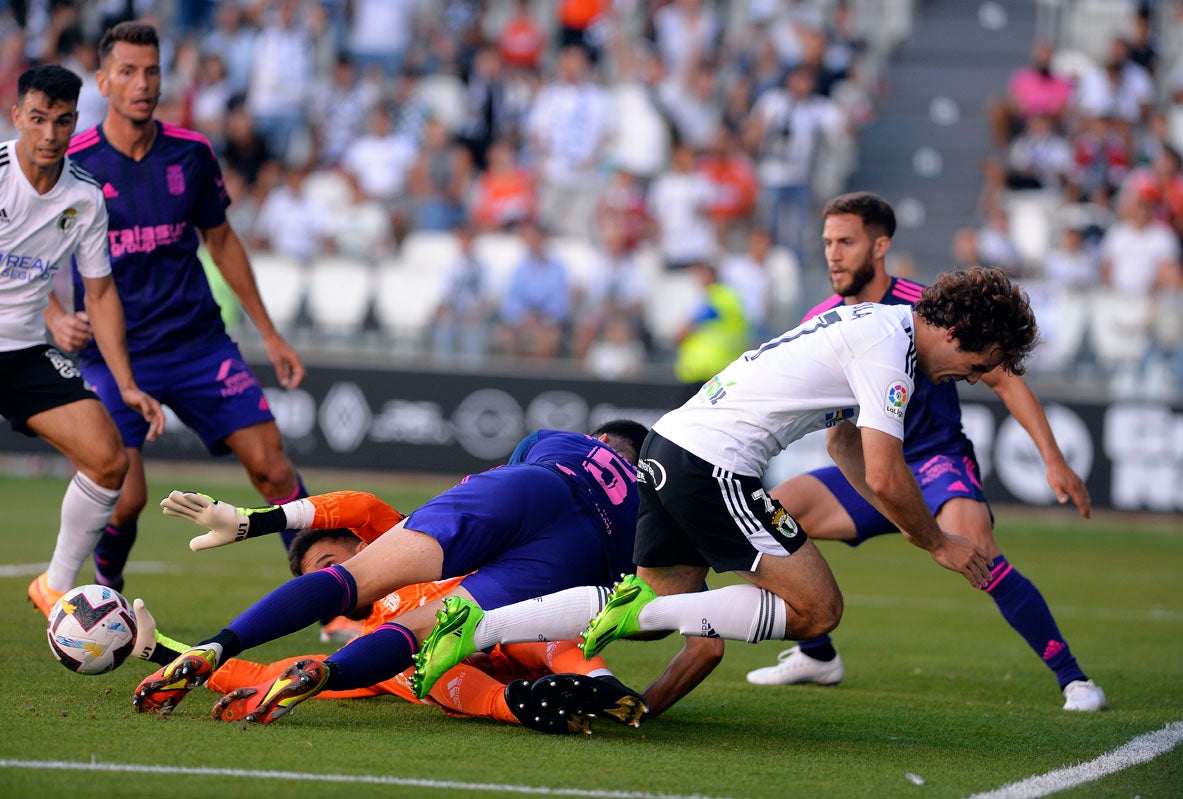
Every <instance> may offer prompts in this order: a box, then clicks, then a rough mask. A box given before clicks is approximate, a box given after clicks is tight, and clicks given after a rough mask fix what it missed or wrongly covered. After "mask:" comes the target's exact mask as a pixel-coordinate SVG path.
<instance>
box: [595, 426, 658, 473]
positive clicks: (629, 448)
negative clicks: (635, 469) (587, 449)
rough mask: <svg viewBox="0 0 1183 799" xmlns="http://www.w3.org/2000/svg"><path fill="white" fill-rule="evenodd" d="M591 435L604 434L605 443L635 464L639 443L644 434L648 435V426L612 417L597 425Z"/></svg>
mask: <svg viewBox="0 0 1183 799" xmlns="http://www.w3.org/2000/svg"><path fill="white" fill-rule="evenodd" d="M591 435H592V437H593V438H599V437H600V436H604V437H605V440H604V443H605V444H607V445H608V446H610V447H612V449H614V450H616V451H617V452H619V453H620V457H622V458H624V459H625V460H626V461H628V462H629V463H631V464H632V465H633V466H636V465H637V461H638V460H640V452H641V444H643V443H644V442H645V436H647V435H649V428H647V427H645V425H643V424H641V423H640V422H634V421H633V420H631V419H613V420H612V421H610V422H604V423H603V424H602V425H600V426H599V427H597V428H596V429H595V430H593V431H592V432H591Z"/></svg>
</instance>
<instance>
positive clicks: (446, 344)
mask: <svg viewBox="0 0 1183 799" xmlns="http://www.w3.org/2000/svg"><path fill="white" fill-rule="evenodd" d="M474 235H475V231H474V230H473V229H472V228H469V227H461V228H457V230H456V244H457V245H458V246H459V248H460V255H459V257H458V258H457V259H456V262H455V263H453V264H452V265H451V267H450V269H449V271H448V274H447V277H445V278H444V290H443V295H442V297H441V299H440V304H439V307H438V308H437V309H436V312H435V323H434V324H433V325H432V328H431V352H432V355H433V356H434V357H435V359H436V360H437V361H439V362H440V363H443V364H455V365H458V366H463V367H467V368H472V367H474V366H477V365H479V364H480V362H481V360H482V359H483V358H484V356H485V353H486V351H487V346H488V344H487V343H488V340H489V323H490V317H491V315H492V310H493V287H492V280H491V277H490V274H489V267H488V265H487V264H485V262H484V261H482V260H480V259H479V258H477V256H476V254H475V253H474V252H473V247H472V244H473V237H474Z"/></svg>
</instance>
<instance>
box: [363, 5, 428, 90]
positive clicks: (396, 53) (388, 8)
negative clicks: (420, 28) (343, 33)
mask: <svg viewBox="0 0 1183 799" xmlns="http://www.w3.org/2000/svg"><path fill="white" fill-rule="evenodd" d="M420 5H421V3H419V2H418V1H417V0H352V2H351V3H350V6H351V11H352V15H351V17H350V25H349V42H348V46H349V54H350V55H351V56H352V57H353V61H354V63H356V64H357V67H358V69H359V70H360V71H362V72H365V71H366V70H367V69H368V68H369V67H371V66H375V67H378V68H379V69H381V70H382V73H383V74H384V75H385V76H386V77H387V78H393V77H394V76H395V75H397V74H399V72H400V71H401V70H402V66H403V56H404V54H405V53H406V51H407V48H408V46H409V45H410V43H411V40H412V37H413V36H414V33H415V14H416V12H417V10H418V8H419V6H420Z"/></svg>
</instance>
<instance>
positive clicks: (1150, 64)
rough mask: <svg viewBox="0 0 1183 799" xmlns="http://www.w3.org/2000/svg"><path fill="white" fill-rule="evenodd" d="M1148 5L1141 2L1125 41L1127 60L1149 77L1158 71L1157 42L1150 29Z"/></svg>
mask: <svg viewBox="0 0 1183 799" xmlns="http://www.w3.org/2000/svg"><path fill="white" fill-rule="evenodd" d="M1150 14H1151V9H1150V3H1149V2H1142V3H1140V4H1139V5H1138V11H1137V13H1135V14H1134V18H1133V20H1132V21H1131V28H1130V35H1129V37H1128V38H1127V39H1126V47H1127V48H1128V50H1129V58H1130V60H1131V61H1133V62H1134V63H1135V64H1137V65H1138V66H1140V67H1142V69H1144V70H1146V73H1147V74H1148V75H1150V76H1151V77H1154V74H1155V72H1156V71H1157V69H1158V41H1157V37H1156V36H1155V35H1154V31H1152V30H1151V27H1150Z"/></svg>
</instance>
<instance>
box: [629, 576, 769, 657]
mask: <svg viewBox="0 0 1183 799" xmlns="http://www.w3.org/2000/svg"><path fill="white" fill-rule="evenodd" d="M787 621H788V619H787V614H786V611H785V603H784V601H783V600H782V599H781V598H780V597H778V596H777V595H776V594H774V593H772V592H770V591H765V590H764V589H763V588H757V587H756V586H754V585H750V584H748V583H744V584H741V585H729V586H726V587H725V588H717V589H715V590H714V591H702V592H699V593H697V594H671V595H669V596H659V597H657V599H655V600H653V601H652V602H650V603H649V604H648V605H646V606H645V607H643V608H641V612H640V614H639V615H638V616H637V622H638V623H639V624H640V625H641V629H642V630H645V631H660V630H676V631H677V632H680V633H681V634H682V635H697V636H700V637H702V638H714V637H715V636H718V637H719V638H726V639H728V640H731V641H747V642H748V643H750V644H754V643H756V642H757V641H767V640H770V639H771V640H779V639H782V638H784V637H785V624H786V623H787Z"/></svg>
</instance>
